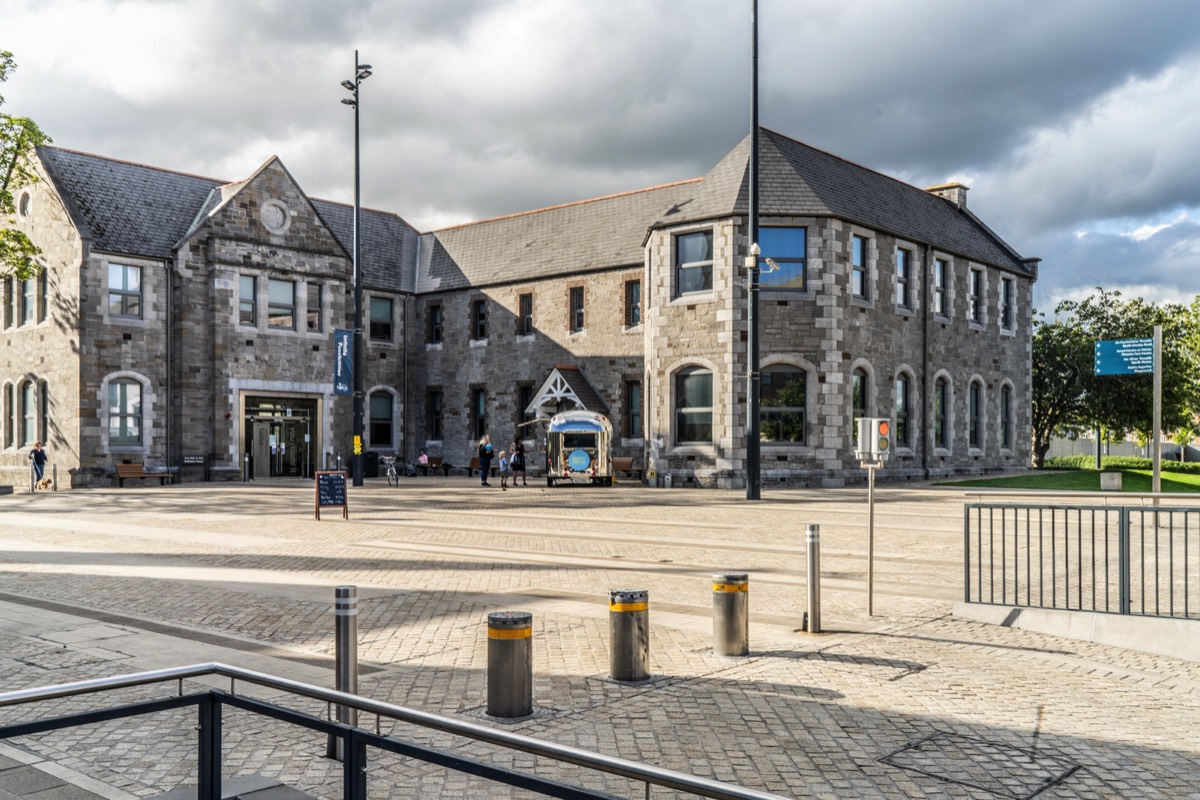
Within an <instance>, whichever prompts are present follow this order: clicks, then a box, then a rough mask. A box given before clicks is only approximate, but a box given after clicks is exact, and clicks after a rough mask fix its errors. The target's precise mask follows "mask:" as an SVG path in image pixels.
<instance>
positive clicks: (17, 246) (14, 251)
mask: <svg viewBox="0 0 1200 800" xmlns="http://www.w3.org/2000/svg"><path fill="white" fill-rule="evenodd" d="M16 67H17V65H16V61H14V60H13V55H12V53H10V52H8V51H7V50H0V83H4V82H5V81H7V80H8V76H9V74H10V73H12V71H13V70H15V69H16ZM3 106H4V96H3V95H0V108H3ZM49 141H50V137H48V136H46V134H44V133H42V130H41V128H39V127H38V126H37V123H35V122H34V121H33V120H31V119H29V118H28V117H14V116H12V115H10V114H6V113H4V112H3V111H0V224H7V225H12V224H13V222H14V220H13V218H12V215H13V214H15V213H16V210H17V207H16V200H15V195H16V191H17V190H18V189H20V188H21V187H22V186H26V185H28V184H30V183H33V182H34V181H36V180H37V174H36V173H35V172H34V171H33V170H32V169H31V167H30V164H29V160H28V159H27V158H26V157H25V156H26V155H27V154H28V153H29V152H30V151H31V150H33V148H35V147H38V146H40V145H43V144H46V143H48V142H49ZM41 252H42V251H41V249H40V248H38V246H37V245H35V244H34V243H33V242H32V241H31V240H30V238H29V237H28V236H26V235H25V234H24V233H23V232H21V231H17V230H13V229H11V228H9V227H0V275H16V276H17V277H18V278H20V279H25V278H29V277H32V276H33V275H36V274H37V271H38V263H37V260H36V259H37V256H38V254H40V253H41Z"/></svg>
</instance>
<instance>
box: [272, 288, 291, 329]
mask: <svg viewBox="0 0 1200 800" xmlns="http://www.w3.org/2000/svg"><path fill="white" fill-rule="evenodd" d="M267 327H268V328H274V329H276V330H286V331H294V330H296V284H294V283H292V282H291V281H281V280H277V279H275V278H271V279H269V280H268V281H267Z"/></svg>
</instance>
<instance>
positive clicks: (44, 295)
mask: <svg viewBox="0 0 1200 800" xmlns="http://www.w3.org/2000/svg"><path fill="white" fill-rule="evenodd" d="M37 282H38V315H37V318H38V322H45V321H46V315H47V314H48V313H49V312H50V279H49V277H48V276H47V275H46V268H45V267H42V270H41V272H39V273H38V276H37ZM43 441H44V440H43Z"/></svg>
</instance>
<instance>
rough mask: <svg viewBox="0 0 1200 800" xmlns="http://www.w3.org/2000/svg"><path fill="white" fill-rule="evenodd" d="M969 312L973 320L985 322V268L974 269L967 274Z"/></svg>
mask: <svg viewBox="0 0 1200 800" xmlns="http://www.w3.org/2000/svg"><path fill="white" fill-rule="evenodd" d="M967 282H968V286H967V314H968V315H969V316H970V319H971V322H974V323H976V324H982V323H983V270H979V269H973V270H971V272H970V274H969V275H968V276H967Z"/></svg>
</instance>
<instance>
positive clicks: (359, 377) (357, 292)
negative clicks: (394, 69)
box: [350, 50, 363, 486]
mask: <svg viewBox="0 0 1200 800" xmlns="http://www.w3.org/2000/svg"><path fill="white" fill-rule="evenodd" d="M361 74H362V71H361V70H360V69H359V64H358V51H357V50H355V51H354V460H353V462H352V466H351V472H350V477H351V483H352V484H353V485H354V486H362V485H363V456H362V448H363V307H362V267H361V265H360V264H359V252H360V251H359V239H360V238H361V237H360V236H359V233H360V231H359V216H360V214H359V205H360V203H361V202H362V195H361V192H360V189H359V158H358V113H359V103H360V97H359V90H358V89H359V84H361V83H362V79H361V78H360V77H359V76H360V75H361Z"/></svg>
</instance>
